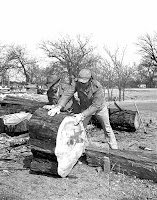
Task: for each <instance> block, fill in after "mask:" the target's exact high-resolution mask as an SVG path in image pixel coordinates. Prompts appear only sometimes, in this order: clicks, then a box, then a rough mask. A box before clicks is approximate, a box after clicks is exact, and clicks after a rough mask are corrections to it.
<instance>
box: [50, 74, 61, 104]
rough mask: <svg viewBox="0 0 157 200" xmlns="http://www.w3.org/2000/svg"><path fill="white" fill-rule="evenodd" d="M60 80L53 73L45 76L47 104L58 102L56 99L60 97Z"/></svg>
mask: <svg viewBox="0 0 157 200" xmlns="http://www.w3.org/2000/svg"><path fill="white" fill-rule="evenodd" d="M60 80H61V78H60V77H59V76H56V75H55V74H52V75H49V76H48V77H47V82H46V85H47V87H48V90H47V98H48V101H49V105H55V104H57V103H58V99H59V98H60Z"/></svg>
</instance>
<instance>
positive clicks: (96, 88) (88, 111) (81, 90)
mask: <svg viewBox="0 0 157 200" xmlns="http://www.w3.org/2000/svg"><path fill="white" fill-rule="evenodd" d="M75 92H77V96H78V99H79V104H80V113H79V114H74V118H75V124H76V125H77V124H78V123H79V122H80V121H83V124H84V127H85V128H86V126H87V125H88V122H89V120H90V119H91V117H92V115H95V116H96V117H97V119H98V120H99V121H100V122H101V125H102V128H103V130H104V133H105V135H106V136H107V138H108V139H109V141H108V143H109V145H110V147H111V148H112V149H118V145H117V141H116V138H115V135H114V132H113V130H112V127H111V125H110V122H109V114H108V109H107V105H106V102H105V96H104V91H103V88H102V85H101V84H100V83H99V82H98V81H97V80H94V79H93V77H92V73H91V71H90V70H89V69H82V70H81V71H80V72H79V75H78V78H77V79H76V80H75V81H74V83H73V84H72V85H71V86H70V87H69V89H68V90H67V91H65V92H64V93H63V95H62V97H61V98H60V99H59V100H58V104H57V105H56V106H54V107H52V109H51V110H49V111H48V115H50V116H54V115H55V114H57V113H60V110H61V109H62V108H63V107H64V106H65V105H66V103H67V102H68V101H69V100H70V99H71V98H72V97H73V96H74V93H75Z"/></svg>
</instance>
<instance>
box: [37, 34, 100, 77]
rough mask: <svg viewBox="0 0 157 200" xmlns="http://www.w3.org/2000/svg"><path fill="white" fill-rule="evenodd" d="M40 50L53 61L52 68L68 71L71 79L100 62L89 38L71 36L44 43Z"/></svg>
mask: <svg viewBox="0 0 157 200" xmlns="http://www.w3.org/2000/svg"><path fill="white" fill-rule="evenodd" d="M40 48H41V49H42V50H43V51H44V52H45V53H46V55H47V56H48V57H49V58H51V59H52V68H53V67H54V68H55V67H57V68H58V69H57V68H56V69H55V70H56V71H57V70H58V71H62V72H64V71H67V72H68V74H69V77H70V79H71V77H72V76H73V75H74V76H77V75H78V72H79V70H80V69H81V68H83V67H88V68H90V67H92V66H93V65H94V63H96V62H97V61H98V57H97V56H95V55H94V53H93V51H94V48H93V47H92V46H91V45H90V39H89V37H84V38H81V36H80V35H78V36H76V39H75V40H74V39H71V38H70V37H69V36H66V37H61V39H58V40H57V41H43V42H42V43H41V44H40Z"/></svg>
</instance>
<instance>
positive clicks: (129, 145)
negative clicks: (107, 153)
mask: <svg viewBox="0 0 157 200" xmlns="http://www.w3.org/2000/svg"><path fill="white" fill-rule="evenodd" d="M129 97H130V98H129ZM134 97H135V100H133V98H134ZM117 103H118V104H119V105H120V106H121V107H122V108H124V109H132V110H136V109H135V103H136V105H137V107H138V110H139V113H140V115H141V117H142V120H143V123H144V126H145V128H146V132H147V134H145V133H144V129H143V126H142V125H141V126H140V128H139V129H138V130H137V131H136V132H130V133H128V132H122V131H121V132H120V131H114V132H115V135H116V138H117V141H118V145H119V148H120V149H129V150H135V151H136V150H138V151H144V150H142V149H140V148H139V146H143V147H147V148H149V149H150V150H151V151H152V153H157V115H156V112H157V90H151V91H148V90H145V91H143V90H140V91H139V90H138V91H137V90H128V91H127V100H126V101H125V102H117ZM109 104H110V106H113V103H112V102H110V103H109ZM88 137H89V138H90V140H91V141H93V143H94V144H96V145H100V146H101V145H102V146H103V143H101V139H102V138H103V133H102V130H93V132H92V134H89V136H88ZM0 145H1V144H0ZM31 157H32V154H31V151H30V149H29V147H27V146H25V145H22V146H20V147H17V148H15V149H12V150H11V151H7V150H4V149H2V148H1V151H0V200H2V199H6V200H78V199H80V200H157V184H156V183H154V182H152V181H148V180H140V179H138V178H135V177H129V176H126V175H124V174H116V173H114V172H112V171H111V172H110V173H109V174H104V172H103V171H102V170H99V169H98V168H95V167H89V166H87V165H86V164H84V163H82V164H81V163H80V162H78V163H77V164H76V165H75V166H74V168H73V169H72V171H71V173H70V174H69V176H68V177H66V178H59V177H57V176H50V175H46V174H35V173H31V171H30V170H29V164H30V161H31Z"/></svg>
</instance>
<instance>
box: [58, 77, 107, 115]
mask: <svg viewBox="0 0 157 200" xmlns="http://www.w3.org/2000/svg"><path fill="white" fill-rule="evenodd" d="M75 92H77V96H78V99H79V103H80V106H81V111H82V112H83V114H84V115H85V117H88V116H90V115H93V114H95V112H97V111H98V110H101V109H102V108H103V107H104V106H106V102H105V95H104V91H103V88H102V85H101V84H100V83H99V82H98V81H96V80H93V79H92V80H91V83H90V85H89V87H88V88H87V89H86V90H83V89H81V87H79V83H78V82H77V81H76V82H74V83H73V85H72V86H70V87H69V89H68V90H66V91H65V92H64V93H63V95H62V97H61V98H60V99H59V101H58V105H59V106H61V107H64V106H65V105H66V103H67V102H68V101H69V99H70V98H71V97H72V96H73V95H74V94H75Z"/></svg>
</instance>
